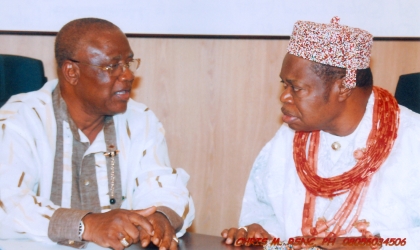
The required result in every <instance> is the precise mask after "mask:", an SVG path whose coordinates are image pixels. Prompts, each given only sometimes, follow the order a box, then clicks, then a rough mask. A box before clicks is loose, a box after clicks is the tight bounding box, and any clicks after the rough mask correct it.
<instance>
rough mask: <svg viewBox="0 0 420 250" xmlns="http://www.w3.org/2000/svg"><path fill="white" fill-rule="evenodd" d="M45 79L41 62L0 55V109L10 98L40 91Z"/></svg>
mask: <svg viewBox="0 0 420 250" xmlns="http://www.w3.org/2000/svg"><path fill="white" fill-rule="evenodd" d="M45 82H47V78H46V77H45V75H44V66H43V64H42V61H40V60H37V59H33V58H29V57H24V56H15V55H0V107H1V106H3V104H4V103H6V102H7V100H8V99H9V98H10V97H11V96H12V95H16V94H20V93H26V92H30V91H34V90H38V89H40V88H41V87H42V86H43V85H44V83H45Z"/></svg>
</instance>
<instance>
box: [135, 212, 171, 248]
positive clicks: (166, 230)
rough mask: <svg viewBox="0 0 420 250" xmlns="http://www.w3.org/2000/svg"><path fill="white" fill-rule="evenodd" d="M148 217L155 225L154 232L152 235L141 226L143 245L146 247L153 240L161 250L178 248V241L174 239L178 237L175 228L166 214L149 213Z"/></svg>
mask: <svg viewBox="0 0 420 250" xmlns="http://www.w3.org/2000/svg"><path fill="white" fill-rule="evenodd" d="M147 219H148V220H149V222H150V224H151V225H152V226H153V229H154V234H153V235H152V236H151V237H150V236H149V234H148V233H147V232H145V231H144V230H143V229H142V228H139V232H140V242H141V246H142V247H146V246H148V245H149V243H150V242H152V243H153V244H154V245H156V246H158V247H159V250H166V249H169V250H176V249H178V242H177V241H175V240H174V238H176V234H175V230H174V228H173V227H172V225H171V223H170V222H169V220H168V219H167V218H166V216H165V215H163V214H162V213H159V212H158V213H154V214H152V215H149V216H148V217H147Z"/></svg>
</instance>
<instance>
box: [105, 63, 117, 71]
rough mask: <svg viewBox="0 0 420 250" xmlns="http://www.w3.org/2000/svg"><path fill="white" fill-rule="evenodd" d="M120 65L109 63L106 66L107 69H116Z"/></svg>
mask: <svg viewBox="0 0 420 250" xmlns="http://www.w3.org/2000/svg"><path fill="white" fill-rule="evenodd" d="M117 67H118V64H110V65H108V66H105V67H104V68H105V69H106V70H114V69H116V68H117Z"/></svg>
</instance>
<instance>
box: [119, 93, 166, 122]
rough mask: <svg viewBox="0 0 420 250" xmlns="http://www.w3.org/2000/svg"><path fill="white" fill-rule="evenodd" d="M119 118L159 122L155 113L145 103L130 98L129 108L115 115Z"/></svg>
mask: <svg viewBox="0 0 420 250" xmlns="http://www.w3.org/2000/svg"><path fill="white" fill-rule="evenodd" d="M115 118H117V119H121V118H122V119H125V120H128V122H152V123H153V122H158V121H159V120H158V118H157V117H156V115H155V113H154V112H153V111H152V110H151V109H150V108H149V107H148V106H146V105H145V104H143V103H140V102H137V101H134V100H133V99H130V100H129V101H128V104H127V110H126V111H125V112H124V113H122V114H118V115H116V116H115Z"/></svg>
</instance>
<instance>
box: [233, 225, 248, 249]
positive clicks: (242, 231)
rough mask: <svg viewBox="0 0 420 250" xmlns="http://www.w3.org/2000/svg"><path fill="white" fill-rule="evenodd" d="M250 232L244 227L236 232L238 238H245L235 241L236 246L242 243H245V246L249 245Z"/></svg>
mask: <svg viewBox="0 0 420 250" xmlns="http://www.w3.org/2000/svg"><path fill="white" fill-rule="evenodd" d="M249 237H250V236H249V233H248V232H247V231H246V230H245V229H244V228H240V229H238V232H237V233H236V239H240V238H243V239H244V241H240V242H238V241H236V242H235V246H240V245H245V246H249V240H248V239H249Z"/></svg>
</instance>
